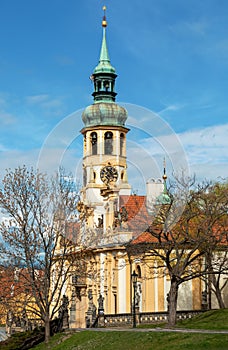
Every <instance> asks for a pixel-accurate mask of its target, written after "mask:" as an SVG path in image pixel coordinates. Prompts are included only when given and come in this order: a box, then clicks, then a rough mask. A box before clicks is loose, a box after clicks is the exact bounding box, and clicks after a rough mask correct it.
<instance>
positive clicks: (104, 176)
mask: <svg viewBox="0 0 228 350" xmlns="http://www.w3.org/2000/svg"><path fill="white" fill-rule="evenodd" d="M100 176H101V180H102V181H103V182H104V183H109V182H113V181H116V180H117V179H118V172H117V170H116V168H114V167H113V166H111V165H108V166H105V167H104V168H102V169H101V172H100Z"/></svg>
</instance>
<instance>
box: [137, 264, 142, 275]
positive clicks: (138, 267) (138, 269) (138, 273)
mask: <svg viewBox="0 0 228 350" xmlns="http://www.w3.org/2000/svg"><path fill="white" fill-rule="evenodd" d="M136 273H137V275H138V278H141V277H142V273H141V267H140V266H139V265H137V267H136Z"/></svg>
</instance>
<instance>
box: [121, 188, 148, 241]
mask: <svg viewBox="0 0 228 350" xmlns="http://www.w3.org/2000/svg"><path fill="white" fill-rule="evenodd" d="M122 207H125V208H126V210H127V214H128V221H127V223H128V228H129V231H133V232H134V236H136V235H137V234H139V233H141V232H144V231H145V230H146V229H147V228H148V226H149V225H150V222H151V216H150V215H149V214H148V211H147V208H146V196H137V195H131V196H120V208H122Z"/></svg>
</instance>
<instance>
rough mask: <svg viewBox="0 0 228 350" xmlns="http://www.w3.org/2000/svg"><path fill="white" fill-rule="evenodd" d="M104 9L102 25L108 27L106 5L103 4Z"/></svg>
mask: <svg viewBox="0 0 228 350" xmlns="http://www.w3.org/2000/svg"><path fill="white" fill-rule="evenodd" d="M103 11H104V16H103V19H102V27H103V28H106V27H107V21H106V6H103Z"/></svg>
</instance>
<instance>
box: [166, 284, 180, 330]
mask: <svg viewBox="0 0 228 350" xmlns="http://www.w3.org/2000/svg"><path fill="white" fill-rule="evenodd" d="M177 296H178V284H177V281H176V278H173V277H172V278H171V286H170V290H169V293H168V296H167V302H168V325H169V326H170V327H173V326H175V324H176V318H177Z"/></svg>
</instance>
